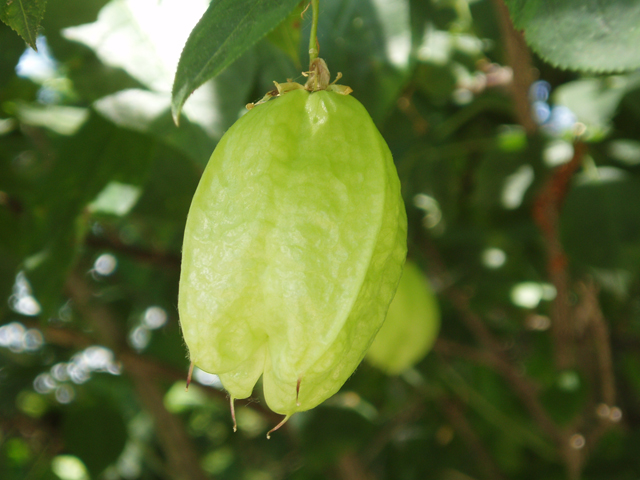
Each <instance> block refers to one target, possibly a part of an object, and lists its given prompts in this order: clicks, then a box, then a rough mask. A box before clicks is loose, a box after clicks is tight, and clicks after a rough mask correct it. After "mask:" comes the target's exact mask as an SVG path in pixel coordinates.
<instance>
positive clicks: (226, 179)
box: [179, 90, 406, 414]
mask: <svg viewBox="0 0 640 480" xmlns="http://www.w3.org/2000/svg"><path fill="white" fill-rule="evenodd" d="M405 249H406V216H405V212H404V206H403V204H402V199H401V197H400V186H399V181H398V178H397V174H396V172H395V167H394V165H393V161H392V158H391V154H390V152H389V149H388V147H387V146H386V144H385V142H384V140H383V139H382V137H381V135H380V133H379V132H378V130H377V129H376V127H375V125H374V124H373V122H372V121H371V118H370V117H369V115H368V114H367V112H366V110H365V109H364V107H362V105H361V104H360V103H359V102H358V101H357V100H355V99H354V98H352V97H348V96H344V95H339V94H336V93H333V92H327V91H321V92H316V93H312V94H310V93H308V92H307V91H304V90H296V91H293V92H289V93H287V94H285V95H282V96H281V97H279V98H276V99H274V100H271V101H269V102H267V103H265V104H262V105H258V106H256V107H255V108H254V109H253V110H251V111H250V112H248V113H247V114H246V115H245V116H243V117H242V118H241V119H240V120H239V121H238V122H236V124H235V125H234V126H233V127H232V128H231V129H230V130H229V131H228V132H227V133H226V134H225V136H224V137H223V138H222V140H221V141H220V143H219V144H218V146H217V148H216V150H215V151H214V153H213V155H212V157H211V159H210V161H209V164H208V165H207V168H206V169H205V172H204V174H203V177H202V180H201V181H200V184H199V186H198V189H197V191H196V193H195V195H194V199H193V202H192V205H191V209H190V212H189V217H188V219H187V226H186V230H185V239H184V246H183V269H182V273H181V278H180V298H179V309H180V318H181V325H182V329H183V334H184V338H185V341H186V343H187V345H188V347H189V350H190V356H191V360H192V361H193V362H194V363H195V364H196V365H197V366H198V367H199V368H201V369H203V370H205V371H208V372H212V373H216V374H219V375H220V378H221V380H222V382H223V384H224V386H225V388H226V389H227V390H228V391H229V393H230V395H231V396H232V397H234V398H245V397H247V396H249V395H250V394H251V390H252V389H253V386H254V385H255V383H256V381H257V380H258V378H259V376H260V374H263V385H264V392H265V397H266V400H267V403H268V405H269V406H270V408H271V409H272V410H274V411H276V412H279V413H282V414H291V413H293V412H295V411H301V410H307V409H309V408H313V407H314V406H316V405H317V404H319V403H320V402H322V401H324V400H325V399H326V398H328V397H329V396H330V395H332V394H333V393H335V392H336V391H337V390H338V389H339V388H340V386H341V385H342V384H343V383H344V381H345V380H346V379H347V378H348V377H349V375H351V373H352V372H353V370H354V369H355V368H356V366H357V365H358V363H359V362H360V361H361V359H362V356H363V355H364V352H365V351H366V349H367V347H368V346H369V343H370V342H371V339H372V338H373V336H374V335H375V332H376V331H377V330H378V328H379V327H380V324H381V323H382V321H383V319H384V315H385V312H386V309H387V308H388V304H389V302H390V301H391V298H392V297H393V293H394V291H395V288H396V286H397V282H398V279H399V277H400V271H401V267H402V263H403V261H404V255H405ZM298 380H300V389H299V398H298V401H297V402H296V387H297V384H298ZM297 403H299V405H298V404H297Z"/></svg>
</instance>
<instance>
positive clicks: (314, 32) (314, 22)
mask: <svg viewBox="0 0 640 480" xmlns="http://www.w3.org/2000/svg"><path fill="white" fill-rule="evenodd" d="M319 4H320V0H311V10H312V12H313V18H312V19H311V34H310V35H309V70H311V64H312V63H313V61H314V60H315V59H316V58H318V55H319V53H320V52H319V48H318V17H319V16H320V5H319Z"/></svg>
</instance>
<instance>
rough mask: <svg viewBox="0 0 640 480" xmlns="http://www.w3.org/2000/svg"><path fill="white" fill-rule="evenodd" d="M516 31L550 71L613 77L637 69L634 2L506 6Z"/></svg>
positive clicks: (639, 9)
mask: <svg viewBox="0 0 640 480" xmlns="http://www.w3.org/2000/svg"><path fill="white" fill-rule="evenodd" d="M506 3H507V6H508V7H509V10H510V12H511V16H512V17H513V21H514V24H515V26H516V28H518V29H522V30H524V35H525V38H526V40H527V43H529V44H530V45H531V47H532V48H533V50H535V52H536V53H538V54H539V55H540V56H541V57H542V58H544V59H545V60H546V61H548V62H550V63H551V64H552V65H557V66H559V67H561V68H570V69H574V70H586V71H596V72H615V71H622V70H632V69H635V68H638V67H640V51H639V50H638V49H637V48H635V46H636V45H638V44H639V43H640V30H638V24H639V23H640V4H638V2H636V1H634V0H607V1H604V2H603V1H600V0H506Z"/></svg>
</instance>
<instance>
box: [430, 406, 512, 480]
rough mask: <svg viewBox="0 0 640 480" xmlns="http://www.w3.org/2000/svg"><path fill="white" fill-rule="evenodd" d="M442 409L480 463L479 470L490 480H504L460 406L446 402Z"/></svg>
mask: <svg viewBox="0 0 640 480" xmlns="http://www.w3.org/2000/svg"><path fill="white" fill-rule="evenodd" d="M440 407H441V408H442V411H443V412H444V413H445V415H446V416H447V418H448V419H449V421H450V422H451V425H453V428H454V429H455V430H456V431H457V432H458V434H459V435H460V437H461V438H462V440H464V442H465V443H466V444H467V446H468V447H469V450H470V451H471V452H472V453H473V455H474V456H475V458H476V461H477V463H478V467H479V469H480V470H481V471H482V472H483V473H484V477H485V478H487V479H488V480H502V479H504V478H505V477H504V475H503V474H502V473H501V472H500V469H499V468H498V466H497V465H496V463H495V461H494V460H493V457H492V456H491V454H490V453H489V451H488V450H487V449H486V448H485V446H484V444H483V443H482V441H481V439H480V437H479V436H478V434H477V433H476V432H475V430H474V429H473V427H472V426H471V424H470V423H469V421H468V420H467V417H466V416H465V415H464V413H463V412H462V409H461V408H460V406H459V405H458V404H457V403H456V402H455V401H453V400H446V399H445V400H444V401H443V402H441V404H440Z"/></svg>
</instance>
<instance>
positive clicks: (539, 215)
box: [533, 141, 587, 370]
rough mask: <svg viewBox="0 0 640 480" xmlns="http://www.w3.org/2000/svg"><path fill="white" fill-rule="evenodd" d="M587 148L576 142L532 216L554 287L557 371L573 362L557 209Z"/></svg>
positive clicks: (572, 329) (572, 327)
mask: <svg viewBox="0 0 640 480" xmlns="http://www.w3.org/2000/svg"><path fill="white" fill-rule="evenodd" d="M586 151H587V148H586V146H585V144H584V143H582V142H580V141H576V142H575V144H574V154H573V158H572V159H571V161H570V162H568V163H566V164H564V165H562V166H560V167H558V168H557V169H556V170H555V171H554V172H553V174H552V175H551V178H549V180H548V181H547V182H546V184H545V185H544V187H543V188H542V190H541V192H540V193H539V194H538V197H537V198H536V201H535V204H534V206H533V219H534V221H535V222H536V224H537V225H538V228H540V230H541V232H542V234H543V237H544V240H545V247H546V252H547V271H548V275H549V279H550V280H551V282H552V283H553V286H554V287H555V289H556V298H555V299H554V301H553V303H552V305H551V333H552V335H553V338H554V349H555V361H556V367H557V368H558V369H559V370H564V369H568V368H571V367H572V366H573V364H574V363H575V358H574V347H575V335H576V330H575V328H576V325H574V324H573V321H572V319H574V315H573V312H572V308H571V303H570V290H571V289H570V279H569V274H568V272H567V264H568V260H567V256H566V254H565V252H564V249H563V248H562V244H561V243H560V211H561V209H562V205H563V203H564V199H565V197H566V195H567V192H568V190H569V185H570V181H571V178H572V177H573V174H574V173H575V172H576V171H577V169H578V168H579V167H580V165H582V160H583V158H584V155H585V154H586Z"/></svg>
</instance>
